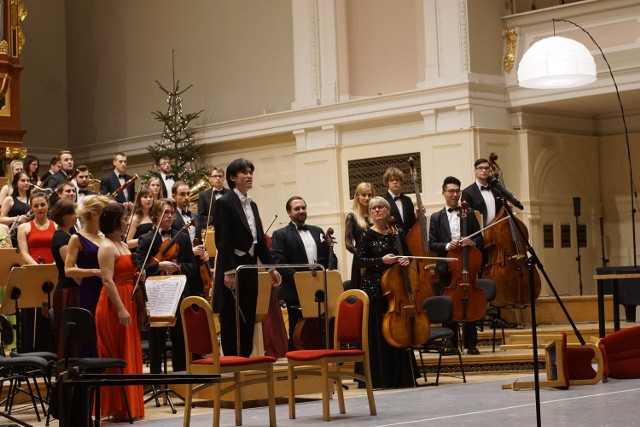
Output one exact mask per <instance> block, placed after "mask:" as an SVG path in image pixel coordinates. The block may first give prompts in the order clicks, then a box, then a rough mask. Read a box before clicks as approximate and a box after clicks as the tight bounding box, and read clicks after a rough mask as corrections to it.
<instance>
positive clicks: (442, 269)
mask: <svg viewBox="0 0 640 427" xmlns="http://www.w3.org/2000/svg"><path fill="white" fill-rule="evenodd" d="M460 194H461V192H460V180H459V179H457V178H455V177H453V176H448V177H446V178H445V179H444V182H443V184H442V196H443V197H444V201H445V207H444V208H443V209H442V210H440V211H438V212H436V213H434V214H433V215H431V224H430V226H429V246H430V247H431V249H432V250H434V251H436V252H437V253H438V256H441V257H446V256H447V254H448V252H449V251H450V250H453V249H456V248H458V247H461V246H475V247H477V248H478V249H482V234H481V233H479V234H477V235H476V236H474V237H473V238H471V239H468V240H465V241H463V242H460V215H459V214H460V209H461V208H460V206H458V202H459V201H460ZM469 211H470V212H469V215H468V234H472V233H475V232H476V231H478V230H480V225H479V224H478V221H477V220H476V217H475V215H473V214H472V213H471V212H472V211H471V210H469ZM436 273H437V274H438V277H439V278H440V281H439V282H438V283H436V284H434V288H435V290H436V291H437V292H436V293H437V294H441V293H442V290H443V289H444V287H446V286H449V284H450V283H451V273H450V272H449V266H448V264H447V262H446V261H438V263H437V264H436ZM451 329H453V331H454V337H453V341H452V343H451V346H452V347H457V346H458V326H457V324H455V323H454V325H451ZM463 331H464V347H465V348H467V349H468V351H467V352H468V353H469V354H479V353H480V352H479V351H478V348H477V341H478V338H477V337H478V331H477V329H476V324H475V322H465V323H464V328H463Z"/></svg>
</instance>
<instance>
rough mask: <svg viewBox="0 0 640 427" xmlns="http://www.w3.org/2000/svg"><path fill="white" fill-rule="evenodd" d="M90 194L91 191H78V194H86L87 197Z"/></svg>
mask: <svg viewBox="0 0 640 427" xmlns="http://www.w3.org/2000/svg"><path fill="white" fill-rule="evenodd" d="M88 192H89V190H78V194H84V195H85V196H86V195H87V193H88Z"/></svg>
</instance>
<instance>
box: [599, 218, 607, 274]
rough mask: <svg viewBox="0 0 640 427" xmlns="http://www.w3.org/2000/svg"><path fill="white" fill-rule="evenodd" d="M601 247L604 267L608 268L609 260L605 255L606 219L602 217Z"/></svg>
mask: <svg viewBox="0 0 640 427" xmlns="http://www.w3.org/2000/svg"><path fill="white" fill-rule="evenodd" d="M600 246H602V266H603V267H607V266H608V265H609V259H608V258H607V257H606V255H605V253H604V218H602V217H600Z"/></svg>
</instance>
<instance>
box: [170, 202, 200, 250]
mask: <svg viewBox="0 0 640 427" xmlns="http://www.w3.org/2000/svg"><path fill="white" fill-rule="evenodd" d="M189 216H190V217H191V218H192V219H193V221H194V222H193V225H194V226H195V227H196V238H197V239H198V240H199V241H200V243H202V234H201V232H202V227H201V226H200V219H199V218H198V215H196V213H195V212H192V211H189ZM184 225H185V222H184V218H183V217H182V215H181V214H180V212H179V211H178V210H177V209H176V217H175V219H174V220H173V223H171V229H172V230H175V231H180V230H181V229H182V227H184ZM184 233H185V235H186V236H189V233H188V231H187V230H185V231H184ZM191 244H192V245H193V242H191Z"/></svg>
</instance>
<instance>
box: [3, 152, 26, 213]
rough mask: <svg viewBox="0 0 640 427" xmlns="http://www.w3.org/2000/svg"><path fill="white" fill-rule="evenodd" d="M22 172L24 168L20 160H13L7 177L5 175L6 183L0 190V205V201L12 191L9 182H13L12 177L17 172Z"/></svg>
mask: <svg viewBox="0 0 640 427" xmlns="http://www.w3.org/2000/svg"><path fill="white" fill-rule="evenodd" d="M23 170H24V167H23V166H22V160H14V161H12V162H11V165H10V166H9V168H8V169H7V175H6V178H7V183H6V184H5V185H3V186H2V190H0V203H2V201H3V200H4V199H6V198H7V196H9V195H10V194H11V190H12V188H11V181H12V180H13V177H14V176H15V175H16V174H17V173H18V172H22V171H23ZM29 182H31V181H29Z"/></svg>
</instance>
